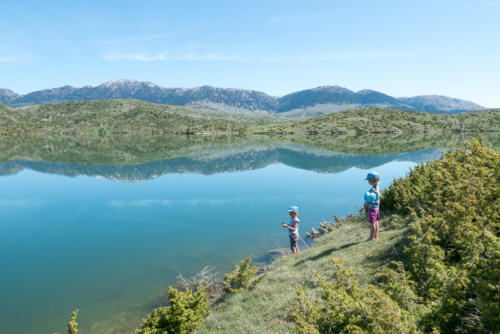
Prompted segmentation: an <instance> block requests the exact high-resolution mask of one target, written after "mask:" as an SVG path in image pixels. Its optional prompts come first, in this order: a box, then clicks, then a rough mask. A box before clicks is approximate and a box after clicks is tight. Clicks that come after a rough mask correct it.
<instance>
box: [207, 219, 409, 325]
mask: <svg viewBox="0 0 500 334" xmlns="http://www.w3.org/2000/svg"><path fill="white" fill-rule="evenodd" d="M381 224H382V226H383V225H384V221H382V222H381ZM404 232H405V229H384V228H382V229H381V231H380V237H379V240H378V241H377V242H375V241H370V242H368V241H366V239H367V237H368V234H369V226H368V223H366V222H365V219H364V218H358V219H357V220H356V221H355V222H353V223H351V224H347V225H343V226H341V227H340V228H338V229H337V230H335V231H333V232H331V233H329V234H326V235H325V236H323V237H321V238H320V239H318V241H317V242H316V243H315V244H314V247H312V248H309V249H305V250H302V251H301V252H300V253H299V254H298V255H296V256H293V255H287V256H284V257H282V258H281V259H279V260H278V261H277V262H276V263H274V264H273V265H272V269H271V270H269V271H268V272H267V273H266V274H265V277H264V278H263V280H262V281H261V282H259V284H258V285H256V287H255V288H253V289H252V290H249V291H245V292H241V293H238V294H235V295H232V296H229V297H227V298H226V299H225V300H224V302H222V303H219V304H216V305H215V306H214V307H213V309H212V312H211V313H210V315H209V317H208V319H207V322H206V324H205V326H204V328H201V329H199V330H197V333H293V332H295V329H294V328H295V325H294V324H293V323H292V322H290V321H288V320H287V317H288V312H289V311H290V309H292V307H293V306H294V304H295V298H296V291H295V286H297V285H300V286H304V287H306V288H307V291H308V294H310V295H311V296H314V295H317V294H318V293H319V291H320V288H319V287H318V285H317V283H318V282H317V279H316V278H315V277H314V275H313V272H318V273H320V274H321V275H323V276H326V277H328V276H331V272H330V271H331V268H332V266H331V265H329V263H328V262H329V261H330V259H331V258H332V257H338V258H342V259H343V260H344V265H345V266H346V267H347V268H349V269H352V270H353V271H354V272H355V273H356V278H357V279H358V280H360V282H361V283H362V284H364V285H366V284H368V283H370V282H372V280H373V278H374V273H375V271H376V269H377V268H379V267H380V266H382V265H384V264H386V263H388V262H389V261H390V260H391V259H392V258H393V257H394V256H397V255H399V252H400V251H401V245H400V242H401V240H402V239H403V235H404ZM285 237H286V236H285Z"/></svg>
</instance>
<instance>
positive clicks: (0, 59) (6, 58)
mask: <svg viewBox="0 0 500 334" xmlns="http://www.w3.org/2000/svg"><path fill="white" fill-rule="evenodd" d="M34 61H35V57H33V56H31V55H27V54H22V55H0V64H31V63H33V62H34Z"/></svg>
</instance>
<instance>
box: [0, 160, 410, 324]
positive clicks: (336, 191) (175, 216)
mask: <svg viewBox="0 0 500 334" xmlns="http://www.w3.org/2000/svg"><path fill="white" fill-rule="evenodd" d="M413 165H415V163H412V162H391V163H387V164H385V165H382V166H379V167H377V168H376V170H377V171H378V172H379V174H380V175H381V179H382V182H381V185H382V187H384V186H386V185H388V184H389V183H390V182H391V181H392V178H393V177H395V176H402V175H403V174H404V173H405V172H406V171H408V168H409V167H410V166H413ZM366 173H367V171H366V170H361V169H358V168H350V169H348V170H345V171H343V172H341V173H338V174H326V173H315V172H312V171H308V170H302V169H296V168H292V167H288V166H286V165H282V164H275V165H270V166H268V167H266V168H263V169H259V170H251V171H244V172H234V173H221V174H215V175H210V176H205V175H199V174H168V175H164V176H161V177H159V178H157V179H154V180H149V181H143V182H135V183H120V182H114V181H111V180H107V179H103V178H91V177H87V176H78V177H66V176H58V175H50V174H42V173H38V172H33V171H29V170H25V171H22V172H21V173H19V174H16V175H13V176H3V177H0V252H1V253H2V254H3V255H2V257H1V258H0V267H1V268H3V270H2V271H3V275H1V276H0V286H4V287H5V286H8V287H9V289H8V290H7V291H5V290H4V291H2V298H1V299H0V310H1V312H0V323H1V324H2V325H1V326H4V324H7V323H16V322H15V321H13V319H16V317H20V314H22V315H23V316H26V317H27V319H28V320H29V321H27V322H25V324H26V326H27V327H26V328H23V333H40V332H49V331H54V330H57V329H58V328H59V327H57V326H59V324H61V323H64V322H65V320H66V318H64V315H66V313H67V312H68V310H71V309H73V308H74V307H75V303H76V304H77V305H78V307H80V309H82V310H85V312H83V311H82V315H83V314H87V317H88V318H87V319H86V320H87V323H88V324H89V325H90V324H91V323H92V322H93V321H95V320H98V319H100V318H106V317H109V316H110V314H109V312H112V311H110V310H113V311H114V312H118V311H121V310H126V309H130V308H132V307H134V306H136V305H139V304H142V303H143V302H145V301H146V300H148V299H149V298H150V297H152V296H154V295H155V294H157V293H159V292H160V291H162V290H163V289H164V288H165V287H166V286H167V284H169V283H172V282H173V281H174V280H175V277H176V275H177V274H178V273H179V272H182V273H183V274H185V275H190V274H193V273H194V272H196V271H198V270H200V269H201V268H202V267H203V266H204V265H207V264H211V265H215V266H216V267H217V271H219V272H225V271H228V270H229V269H230V268H231V266H232V265H233V264H234V263H235V262H237V261H238V260H239V259H241V258H243V257H245V256H247V255H248V254H253V255H255V256H260V255H263V253H264V252H265V251H266V250H269V249H270V248H273V247H277V246H280V247H286V246H287V242H288V240H287V233H286V231H284V230H283V228H282V227H280V222H282V221H286V220H288V215H287V212H286V209H287V208H288V206H290V205H298V206H299V207H300V218H301V226H300V229H301V232H302V235H303V236H304V235H305V232H306V231H307V230H310V228H311V227H312V226H317V225H318V224H319V222H320V221H322V220H325V219H326V220H331V218H332V214H333V213H334V212H335V213H336V214H337V215H339V216H342V215H345V214H346V213H349V212H356V211H357V210H358V209H359V208H360V207H361V206H362V195H363V192H364V191H366V190H367V189H368V188H369V185H368V184H367V182H366V181H364V177H365V175H366ZM47 300H51V301H52V306H51V308H50V309H46V308H45V306H44V305H45V302H46V301H47ZM14 301H15V303H13V302H14ZM37 301H40V302H39V304H38V302H37ZM28 310H32V311H28ZM26 312H28V313H29V312H33V313H32V314H28V315H26ZM61 315H62V317H61ZM7 319H8V321H7ZM44 319H47V320H44ZM83 319H85V315H84V316H83ZM83 319H82V324H83V323H84V321H83ZM19 323H23V322H17V324H18V326H21V325H19ZM30 326H33V327H32V328H30ZM37 326H38V327H37ZM45 326H46V327H45ZM61 330H62V329H61ZM61 330H60V331H61ZM14 331H15V330H14V329H13V328H9V329H8V330H7V329H5V328H0V332H14Z"/></svg>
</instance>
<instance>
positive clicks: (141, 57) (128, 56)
mask: <svg viewBox="0 0 500 334" xmlns="http://www.w3.org/2000/svg"><path fill="white" fill-rule="evenodd" d="M101 58H102V59H104V60H108V61H115V60H129V61H142V62H150V61H165V60H168V59H167V56H166V55H165V54H163V53H157V54H146V53H114V52H112V53H106V54H104V55H102V56H101Z"/></svg>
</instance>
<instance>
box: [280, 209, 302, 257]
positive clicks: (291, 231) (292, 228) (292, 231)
mask: <svg viewBox="0 0 500 334" xmlns="http://www.w3.org/2000/svg"><path fill="white" fill-rule="evenodd" d="M288 214H289V215H290V223H288V224H285V223H281V226H283V227H285V228H287V229H288V237H289V238H290V249H291V250H292V252H293V254H297V253H298V252H299V246H298V244H297V242H298V240H299V223H300V221H299V208H298V207H296V206H291V207H290V208H288Z"/></svg>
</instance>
